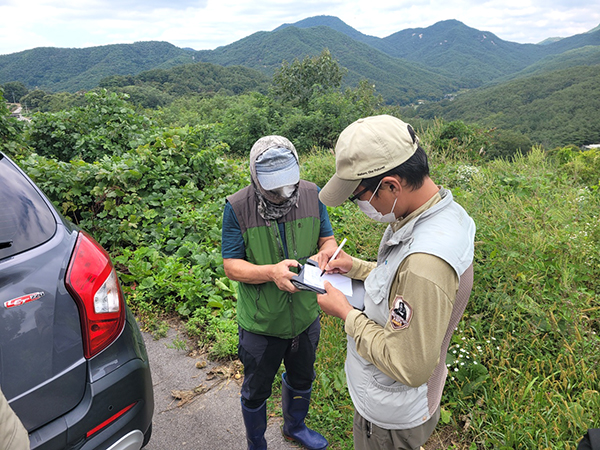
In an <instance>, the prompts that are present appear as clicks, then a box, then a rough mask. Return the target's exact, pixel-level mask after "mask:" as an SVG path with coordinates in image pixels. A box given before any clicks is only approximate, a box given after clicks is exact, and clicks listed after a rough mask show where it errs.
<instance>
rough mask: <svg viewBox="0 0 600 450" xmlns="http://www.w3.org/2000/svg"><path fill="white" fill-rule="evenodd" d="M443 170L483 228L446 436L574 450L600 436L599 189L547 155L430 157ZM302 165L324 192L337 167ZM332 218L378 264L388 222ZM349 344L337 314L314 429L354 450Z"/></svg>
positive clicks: (342, 212) (452, 358)
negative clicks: (589, 433)
mask: <svg viewBox="0 0 600 450" xmlns="http://www.w3.org/2000/svg"><path fill="white" fill-rule="evenodd" d="M425 138H427V136H425ZM424 146H425V148H427V144H426V143H425V145H424ZM430 163H431V168H432V178H433V179H434V180H435V181H436V182H437V183H438V184H441V185H444V186H445V187H447V188H450V189H451V190H452V192H453V194H454V196H455V199H456V201H457V202H458V203H460V204H461V205H462V206H463V207H465V209H466V210H467V211H468V212H469V214H470V215H471V216H472V217H473V219H474V220H475V223H476V225H477V235H476V244H475V261H474V268H475V283H474V288H473V292H472V295H471V298H470V302H469V305H468V307H467V310H466V312H465V316H464V318H463V320H462V321H461V322H460V325H459V327H458V328H457V330H456V332H455V334H454V337H453V340H452V344H451V348H450V352H449V356H448V359H447V361H446V362H447V365H448V368H449V377H448V381H447V384H446V389H445V392H444V396H443V399H442V408H443V415H442V421H441V422H440V424H439V425H438V430H443V431H444V432H445V433H448V432H450V433H452V435H453V442H455V443H456V442H458V443H459V445H460V446H461V447H464V448H473V449H474V448H479V449H513V448H523V449H575V448H576V447H577V443H578V441H579V440H580V439H581V437H582V436H583V435H584V434H585V432H586V430H587V429H588V428H592V427H599V426H600V392H599V391H600V373H599V372H600V337H599V336H598V333H599V332H600V300H599V299H600V281H598V280H599V279H600V254H599V252H598V250H599V243H600V221H599V217H598V216H599V211H600V192H599V190H598V185H594V184H589V179H588V180H587V181H588V185H587V186H586V183H584V182H582V180H581V179H580V177H579V176H578V175H577V173H576V172H577V171H576V170H572V168H573V167H577V164H571V163H569V162H566V163H565V162H564V161H563V162H559V161H554V160H553V159H551V158H550V157H549V156H548V155H547V154H546V153H545V152H544V151H542V150H541V149H536V148H534V149H532V150H531V151H530V152H529V153H528V154H527V155H519V156H517V157H516V158H515V159H514V160H513V161H504V160H496V161H491V162H484V161H477V160H476V159H469V158H465V155H464V154H462V155H461V154H460V152H459V153H455V154H449V152H440V151H438V152H430ZM302 167H303V174H304V176H305V177H306V178H308V179H312V180H314V181H315V182H317V184H320V185H321V186H322V185H323V183H324V182H325V181H327V179H329V176H330V175H331V174H332V173H333V171H334V158H333V156H332V155H329V154H327V152H315V153H313V154H311V155H308V156H307V157H305V159H304V161H303V162H302ZM329 212H330V215H331V218H332V223H333V225H334V232H335V234H336V236H340V237H341V236H344V237H348V241H349V244H350V243H353V244H352V245H353V247H352V246H348V244H347V246H348V247H347V248H348V251H349V252H350V253H353V254H357V255H358V256H360V257H363V258H366V259H371V260H374V259H375V256H376V252H377V245H378V243H379V238H380V236H381V233H382V231H383V230H382V227H381V225H380V224H374V223H372V222H370V221H369V220H368V219H366V218H364V217H363V216H362V215H361V214H360V212H357V210H356V208H355V207H354V206H352V205H345V206H342V207H340V208H333V209H330V210H329ZM354 252H355V253H354ZM345 345H346V339H345V333H344V331H343V325H342V323H341V322H340V321H339V320H337V319H333V318H329V317H324V318H323V333H322V337H321V343H320V350H319V356H318V359H317V366H316V371H317V380H316V383H315V393H314V397H313V398H314V399H315V402H316V404H315V406H314V407H313V409H312V410H311V411H312V412H311V423H312V424H313V426H315V427H316V428H317V429H319V430H321V431H323V432H324V433H325V434H326V436H327V437H328V438H329V439H330V441H331V443H332V445H331V448H333V449H336V448H339V449H350V448H352V438H351V429H352V414H353V410H352V406H351V402H350V400H349V397H348V393H347V390H346V389H345V380H344V373H343V359H344V356H345ZM428 448H440V447H434V446H430V447H429V446H428Z"/></svg>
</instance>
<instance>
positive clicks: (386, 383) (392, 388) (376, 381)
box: [371, 371, 411, 392]
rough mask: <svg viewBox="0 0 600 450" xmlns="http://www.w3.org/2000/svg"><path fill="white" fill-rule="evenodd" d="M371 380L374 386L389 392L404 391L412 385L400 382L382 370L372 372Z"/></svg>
mask: <svg viewBox="0 0 600 450" xmlns="http://www.w3.org/2000/svg"><path fill="white" fill-rule="evenodd" d="M371 378H372V379H371V381H372V383H373V385H374V386H376V387H377V388H379V389H381V390H382V391H387V392H404V391H408V390H410V389H411V387H410V386H407V385H405V384H402V383H400V382H399V381H396V380H394V379H393V378H390V377H388V376H387V375H386V374H384V373H383V372H380V371H376V372H375V373H373V374H372V377H371Z"/></svg>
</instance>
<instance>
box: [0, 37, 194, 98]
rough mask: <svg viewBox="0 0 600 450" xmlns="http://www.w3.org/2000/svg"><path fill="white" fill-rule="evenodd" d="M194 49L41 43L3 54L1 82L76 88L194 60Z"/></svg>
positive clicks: (52, 89)
mask: <svg viewBox="0 0 600 450" xmlns="http://www.w3.org/2000/svg"><path fill="white" fill-rule="evenodd" d="M193 58H194V56H193V53H191V52H189V51H186V50H183V49H180V48H178V47H175V46H174V45H172V44H169V43H167V42H136V43H135V44H115V45H105V46H100V47H89V48H81V49H77V48H53V47H38V48H34V49H32V50H25V51H23V52H19V53H13V54H10V55H2V56H0V83H6V82H8V81H20V82H22V83H23V84H25V85H26V86H28V87H29V88H30V89H33V88H39V89H42V90H46V91H50V92H61V91H64V92H77V91H79V90H89V89H93V88H95V87H97V86H98V82H99V81H100V80H101V79H102V78H104V77H106V76H110V75H135V74H136V73H139V72H142V71H144V70H149V69H155V68H166V67H173V66H176V65H180V64H184V63H190V62H193V60H194V59H193Z"/></svg>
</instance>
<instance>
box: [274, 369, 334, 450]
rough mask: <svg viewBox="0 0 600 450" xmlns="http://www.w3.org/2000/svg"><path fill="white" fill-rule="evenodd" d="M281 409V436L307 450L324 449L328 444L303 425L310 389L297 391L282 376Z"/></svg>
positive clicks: (320, 436)
mask: <svg viewBox="0 0 600 450" xmlns="http://www.w3.org/2000/svg"><path fill="white" fill-rule="evenodd" d="M282 380H283V386H282V388H281V409H282V410H283V436H284V437H285V438H286V439H289V440H292V441H296V442H298V443H299V444H302V445H303V446H304V447H305V448H307V449H308V450H323V449H326V448H327V446H328V445H329V443H328V442H327V439H325V438H324V437H323V436H322V435H321V434H319V433H317V432H316V431H314V430H311V429H310V428H308V427H307V426H306V425H305V424H304V418H305V417H306V414H308V407H309V405H310V393H311V391H312V389H308V390H306V391H297V390H295V389H293V388H292V387H291V386H290V385H289V384H288V383H287V381H286V379H285V373H284V374H283V376H282Z"/></svg>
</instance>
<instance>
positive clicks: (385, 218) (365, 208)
mask: <svg viewBox="0 0 600 450" xmlns="http://www.w3.org/2000/svg"><path fill="white" fill-rule="evenodd" d="M381 181H383V180H381ZM381 181H380V182H379V184H378V185H377V187H376V188H375V192H377V190H378V189H379V186H381ZM375 192H373V195H371V198H370V199H369V200H368V201H367V200H356V204H357V205H358V207H359V208H360V210H361V211H362V212H363V213H365V214H366V215H367V216H368V217H370V218H371V219H373V220H375V221H377V222H382V223H392V222H395V221H396V214H394V208H395V207H396V202H397V201H398V199H397V198H396V199H395V200H394V204H393V205H392V210H391V211H390V212H389V213H387V214H381V213H380V212H379V211H377V210H376V209H375V207H374V206H373V205H371V200H373V197H375Z"/></svg>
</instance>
